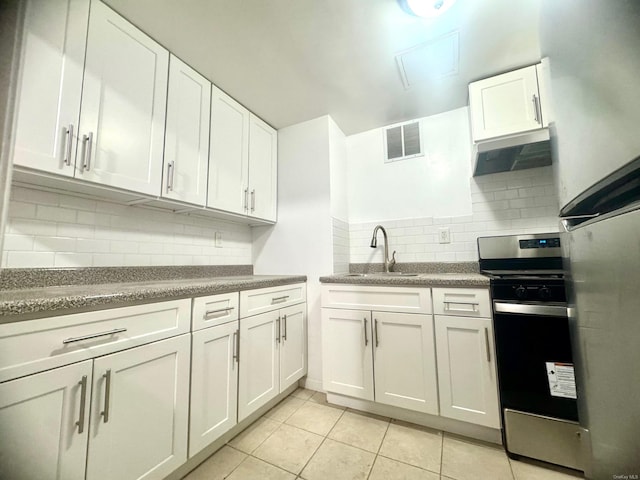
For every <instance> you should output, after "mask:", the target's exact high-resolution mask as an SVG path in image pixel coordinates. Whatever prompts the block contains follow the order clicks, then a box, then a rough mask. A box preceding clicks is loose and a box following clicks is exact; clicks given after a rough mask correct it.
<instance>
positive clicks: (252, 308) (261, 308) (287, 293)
mask: <svg viewBox="0 0 640 480" xmlns="http://www.w3.org/2000/svg"><path fill="white" fill-rule="evenodd" d="M306 301H307V284H306V283H297V284H295V285H281V286H279V287H268V288H259V289H256V290H245V291H244V292H240V317H241V318H244V317H248V316H251V315H258V314H259V313H264V312H269V311H271V310H276V309H278V308H282V307H287V306H289V305H295V304H296V303H301V302H306Z"/></svg>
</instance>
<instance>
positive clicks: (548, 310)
mask: <svg viewBox="0 0 640 480" xmlns="http://www.w3.org/2000/svg"><path fill="white" fill-rule="evenodd" d="M493 310H494V311H495V312H496V313H517V314H520V315H538V316H543V317H566V316H567V307H566V306H564V305H531V304H527V303H505V302H493Z"/></svg>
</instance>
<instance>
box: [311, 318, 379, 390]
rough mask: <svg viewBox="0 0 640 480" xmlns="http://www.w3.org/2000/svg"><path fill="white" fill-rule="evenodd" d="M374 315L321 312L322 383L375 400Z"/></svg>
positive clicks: (327, 386)
mask: <svg viewBox="0 0 640 480" xmlns="http://www.w3.org/2000/svg"><path fill="white" fill-rule="evenodd" d="M371 341H372V328H371V312H365V311H361V310H338V309H333V308H323V309H322V358H323V362H322V384H323V388H324V389H325V390H326V391H327V392H334V393H341V394H343V395H348V396H350V397H356V398H362V399H364V400H371V401H373V351H372V343H371Z"/></svg>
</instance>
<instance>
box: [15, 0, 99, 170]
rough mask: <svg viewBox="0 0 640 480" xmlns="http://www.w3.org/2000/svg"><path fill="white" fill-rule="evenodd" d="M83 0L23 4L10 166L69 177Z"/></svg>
mask: <svg viewBox="0 0 640 480" xmlns="http://www.w3.org/2000/svg"><path fill="white" fill-rule="evenodd" d="M88 20H89V1H88V0H29V1H28V2H26V14H25V25H24V42H23V50H22V65H21V72H20V76H21V85H20V89H19V91H18V97H19V100H18V105H17V112H16V116H17V125H16V126H17V129H16V136H15V150H14V160H13V161H14V163H15V164H16V165H22V166H25V167H31V168H35V169H38V170H44V171H48V172H55V173H58V174H60V175H67V176H73V170H74V169H73V166H74V163H75V152H76V146H77V131H78V117H79V115H80V95H81V91H82V72H83V68H84V53H85V45H86V37H87V22H88Z"/></svg>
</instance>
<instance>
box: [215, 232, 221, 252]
mask: <svg viewBox="0 0 640 480" xmlns="http://www.w3.org/2000/svg"><path fill="white" fill-rule="evenodd" d="M214 238H215V246H216V247H217V248H222V232H216V233H215V237H214Z"/></svg>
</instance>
